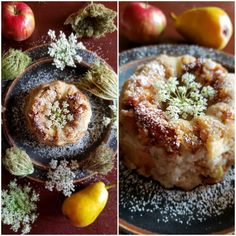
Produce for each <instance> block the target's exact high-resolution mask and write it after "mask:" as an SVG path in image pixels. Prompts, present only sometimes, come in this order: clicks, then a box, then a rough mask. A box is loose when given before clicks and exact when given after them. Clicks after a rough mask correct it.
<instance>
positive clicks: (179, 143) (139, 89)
mask: <svg viewBox="0 0 236 236" xmlns="http://www.w3.org/2000/svg"><path fill="white" fill-rule="evenodd" d="M233 96H234V75H233V74H230V73H229V72H228V71H227V70H226V69H225V68H224V67H223V66H222V65H220V64H219V63H217V62H215V61H213V60H211V59H204V58H195V57H193V56H189V55H183V56H179V57H174V56H168V55H160V56H158V57H156V58H155V59H153V60H152V61H149V62H148V63H146V64H143V65H141V66H139V67H138V68H137V70H136V72H135V73H134V74H133V75H132V76H131V77H130V78H129V79H128V80H126V82H125V83H124V85H123V88H122V91H121V95H120V146H121V153H122V154H123V161H124V163H125V164H126V165H127V166H128V167H129V168H131V169H136V170H137V172H138V173H139V174H141V175H143V176H146V177H149V176H151V177H152V178H153V179H155V180H158V181H159V182H160V183H161V184H162V185H163V186H164V187H166V188H173V187H179V188H182V189H184V190H191V189H193V188H194V187H196V186H198V185H201V184H213V183H217V182H219V181H221V180H222V179H223V178H224V175H225V173H226V172H227V170H228V169H229V168H230V167H231V166H232V165H233V164H234V110H233V109H234V108H233V106H234V98H233Z"/></svg>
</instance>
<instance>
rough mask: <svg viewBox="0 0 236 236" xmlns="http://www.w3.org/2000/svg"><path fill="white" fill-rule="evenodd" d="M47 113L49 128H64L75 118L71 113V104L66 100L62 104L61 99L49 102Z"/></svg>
mask: <svg viewBox="0 0 236 236" xmlns="http://www.w3.org/2000/svg"><path fill="white" fill-rule="evenodd" d="M45 114H46V116H47V119H48V121H47V126H48V128H50V127H52V126H56V127H58V128H64V127H65V126H66V124H67V123H68V122H71V121H73V120H74V116H73V114H71V113H70V110H69V104H68V103H67V102H66V101H63V102H62V103H61V104H60V103H59V101H55V102H54V103H48V104H47V110H46V113H45Z"/></svg>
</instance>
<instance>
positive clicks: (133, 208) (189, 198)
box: [119, 163, 234, 225]
mask: <svg viewBox="0 0 236 236" xmlns="http://www.w3.org/2000/svg"><path fill="white" fill-rule="evenodd" d="M119 180H120V182H119V188H120V198H119V199H120V209H121V211H122V209H125V211H128V212H129V213H130V215H132V214H133V213H135V214H138V215H139V216H140V217H141V216H143V215H144V214H145V213H153V215H155V213H157V212H158V213H159V214H158V215H159V216H160V217H159V218H158V219H156V222H157V223H160V222H161V223H168V222H171V221H172V222H173V221H175V222H178V223H179V224H185V225H191V224H192V223H193V222H196V221H198V222H199V223H200V222H204V221H206V220H207V218H209V217H212V216H219V215H221V214H223V213H224V212H225V210H227V209H229V208H233V207H234V170H233V169H231V170H229V172H228V173H227V175H226V176H225V178H224V180H223V181H222V182H220V183H217V184H214V185H207V186H199V187H197V188H195V189H193V190H192V191H188V192H186V191H183V190H180V189H165V188H163V187H162V186H161V185H160V184H159V183H158V182H157V181H154V180H152V179H150V178H144V177H142V176H139V175H138V174H137V173H136V172H135V171H131V170H129V169H127V168H126V167H125V166H124V164H123V163H120V178H119ZM143 220H146V219H145V218H144V219H143Z"/></svg>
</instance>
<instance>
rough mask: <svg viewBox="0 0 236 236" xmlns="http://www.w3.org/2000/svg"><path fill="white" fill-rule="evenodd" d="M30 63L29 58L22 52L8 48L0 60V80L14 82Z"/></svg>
mask: <svg viewBox="0 0 236 236" xmlns="http://www.w3.org/2000/svg"><path fill="white" fill-rule="evenodd" d="M30 63H31V58H30V57H29V56H28V55H27V54H26V53H24V52H22V51H20V50H16V49H13V48H10V49H9V51H8V52H7V53H5V54H4V55H3V58H2V78H3V79H4V80H14V79H15V78H16V77H17V76H18V75H20V74H21V73H22V72H23V71H24V70H25V68H26V67H27V66H28V65H29V64H30Z"/></svg>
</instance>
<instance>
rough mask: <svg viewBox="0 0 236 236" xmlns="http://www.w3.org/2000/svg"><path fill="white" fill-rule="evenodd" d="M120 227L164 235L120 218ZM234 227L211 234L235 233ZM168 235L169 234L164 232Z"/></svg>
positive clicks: (137, 232)
mask: <svg viewBox="0 0 236 236" xmlns="http://www.w3.org/2000/svg"><path fill="white" fill-rule="evenodd" d="M119 227H120V228H121V229H123V230H125V231H127V232H131V233H133V234H138V235H145V234H146V235H147V234H157V235H163V234H161V233H158V232H152V231H149V230H146V229H142V228H141V227H138V226H136V225H134V224H130V223H128V222H127V221H126V220H124V219H121V218H119ZM234 229H235V227H234V226H232V227H229V228H227V229H224V230H221V231H217V232H212V233H210V234H232V233H234ZM164 235H167V234H164Z"/></svg>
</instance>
